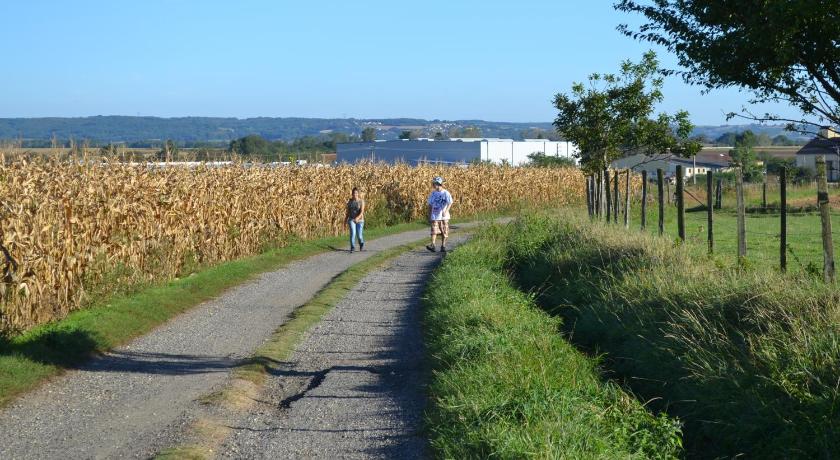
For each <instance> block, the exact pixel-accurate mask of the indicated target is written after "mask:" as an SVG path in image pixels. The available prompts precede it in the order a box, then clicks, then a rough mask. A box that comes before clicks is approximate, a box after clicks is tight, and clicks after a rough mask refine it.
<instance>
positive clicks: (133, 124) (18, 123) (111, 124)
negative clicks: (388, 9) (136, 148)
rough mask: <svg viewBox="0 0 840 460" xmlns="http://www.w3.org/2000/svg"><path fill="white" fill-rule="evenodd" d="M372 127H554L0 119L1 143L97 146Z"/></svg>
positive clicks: (487, 130)
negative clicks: (69, 142)
mask: <svg viewBox="0 0 840 460" xmlns="http://www.w3.org/2000/svg"><path fill="white" fill-rule="evenodd" d="M368 126H373V127H375V128H377V131H378V132H377V137H378V138H380V139H396V138H398V137H399V135H400V133H401V132H402V131H404V130H409V131H416V132H418V133H420V134H421V135H423V136H428V137H433V136H434V135H435V133H436V132H441V133H442V134H444V135H447V134H449V132H450V130H453V129H459V128H466V127H476V128H478V129H480V130H481V133H482V135H484V136H487V137H512V138H519V137H521V133H522V132H523V131H524V130H528V129H542V130H551V129H552V126H551V123H508V122H490V121H483V120H456V121H445V120H421V119H414V118H378V119H355V118H267V117H261V118H245V119H239V118H213V117H183V118H158V117H133V116H96V117H83V118H0V139H4V140H16V139H20V140H24V141H49V140H50V139H52V138H55V139H58V140H62V141H64V140H68V139H75V140H89V141H93V142H95V143H109V142H125V143H135V144H136V143H144V142H149V141H161V140H165V139H173V140H176V141H179V142H187V143H193V142H219V143H221V142H224V143H227V142H230V141H231V140H232V139H237V138H239V137H243V136H247V135H249V134H258V135H260V136H262V137H264V138H266V139H269V140H286V141H290V140H293V139H297V138H300V137H303V136H318V135H322V134H328V133H331V132H342V133H346V134H355V135H360V134H361V132H362V130H363V129H364V128H366V127H368Z"/></svg>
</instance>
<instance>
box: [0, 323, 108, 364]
mask: <svg viewBox="0 0 840 460" xmlns="http://www.w3.org/2000/svg"><path fill="white" fill-rule="evenodd" d="M98 346H99V342H98V341H97V340H96V337H95V336H94V335H93V334H91V333H90V332H88V331H83V330H78V329H45V330H43V331H42V332H40V333H37V332H36V333H32V334H29V335H28V336H27V337H25V338H22V337H16V338H8V337H0V356H18V357H21V358H24V359H26V360H28V361H32V362H36V363H41V364H46V365H50V366H57V367H63V368H71V367H76V366H78V365H80V364H81V363H83V362H85V361H86V360H87V359H89V358H90V356H91V355H92V354H93V353H95V352H96V351H97V349H98Z"/></svg>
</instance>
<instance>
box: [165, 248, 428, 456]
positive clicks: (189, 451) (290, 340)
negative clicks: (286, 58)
mask: <svg viewBox="0 0 840 460" xmlns="http://www.w3.org/2000/svg"><path fill="white" fill-rule="evenodd" d="M417 246H418V243H414V244H407V245H403V246H398V247H396V248H393V249H389V250H386V251H382V252H381V253H379V254H377V255H375V256H373V257H371V258H369V259H366V260H364V261H362V262H360V263H358V264H356V265H353V266H352V267H350V268H349V269H347V270H346V271H344V272H343V273H342V274H340V275H339V276H337V277H336V278H335V279H334V280H333V281H332V282H330V284H328V285H327V286H326V287H324V289H322V290H321V291H320V292H319V293H318V294H317V295H316V296H315V297H313V298H312V300H310V301H309V302H307V303H306V304H305V305H303V306H301V307H299V308H298V309H296V310H295V311H294V313H293V314H292V316H291V318H290V319H289V320H288V321H287V322H285V323H284V324H283V325H282V326H280V328H279V329H277V331H275V332H274V334H273V335H272V336H271V338H270V339H269V340H268V341H266V342H265V343H264V344H263V345H261V346H260V348H258V349H257V350H256V352H255V353H254V355H253V356H252V357H251V358H249V359H248V360H246V361H245V362H244V363H242V364H241V365H240V366H238V367H236V368H235V369H234V370H233V373H232V379H231V381H230V382H229V383H228V384H227V385H226V387H225V388H223V389H222V390H220V391H219V392H217V393H214V394H211V395H207V396H206V397H205V398H203V401H204V402H205V403H208V404H218V405H219V406H220V408H221V409H222V410H224V411H226V415H227V416H229V415H230V413H243V412H245V411H246V410H247V409H249V408H250V407H252V406H253V405H254V404H255V402H256V398H257V396H258V394H259V392H260V391H261V389H262V387H263V386H264V384H265V381H266V379H267V378H268V376H269V374H270V373H271V372H272V371H274V370H276V369H277V367H278V364H279V363H280V362H282V361H285V360H288V359H289V357H291V355H292V353H293V352H294V349H295V347H296V345H297V344H298V343H299V342H300V340H301V339H302V338H303V336H304V335H305V334H306V332H307V331H309V329H310V328H311V327H312V326H314V325H315V324H317V323H318V322H320V321H321V318H322V317H323V316H324V315H325V314H327V313H328V312H329V311H330V310H332V308H333V307H334V306H335V305H336V304H338V302H339V301H340V300H341V299H343V298H344V297H345V296H346V295H347V292H349V291H350V290H351V289H353V287H354V286H356V285H357V284H358V283H359V282H360V281H361V280H362V278H364V277H365V276H366V275H367V274H368V273H370V272H371V271H373V270H375V269H377V268H379V267H381V266H382V265H384V264H386V263H388V262H389V261H390V260H392V259H394V258H396V257H397V256H399V255H401V254H403V253H404V252H406V251H408V250H411V249H413V248H416V247H417ZM226 420H227V417H220V416H219V415H216V416H215V417H214V418H202V419H199V420H198V421H197V422H196V423H195V424H194V425H193V426H192V427H191V433H190V434H189V435H188V436H189V438H190V442H189V443H188V444H185V445H181V446H177V447H173V448H170V449H167V450H166V451H164V452H162V453H161V454H160V455H158V456H157V458H159V459H203V458H211V457H212V456H213V454H214V451H215V450H216V449H217V447H218V446H219V444H220V443H221V442H222V441H223V440H224V439H225V438H226V437H227V436H228V435H229V434H230V430H231V429H230V428H229V427H228V423H226Z"/></svg>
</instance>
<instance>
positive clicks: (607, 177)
mask: <svg viewBox="0 0 840 460" xmlns="http://www.w3.org/2000/svg"><path fill="white" fill-rule="evenodd" d="M604 185H605V186H606V191H605V192H606V193H604V195H606V197H607V202H606V205H607V223H610V219H611V218H612V191H611V190H610V170H609V169H604Z"/></svg>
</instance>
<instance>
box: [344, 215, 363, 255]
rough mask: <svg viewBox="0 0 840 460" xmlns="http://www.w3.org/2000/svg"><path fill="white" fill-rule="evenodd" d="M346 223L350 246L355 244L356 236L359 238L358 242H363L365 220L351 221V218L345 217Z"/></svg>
mask: <svg viewBox="0 0 840 460" xmlns="http://www.w3.org/2000/svg"><path fill="white" fill-rule="evenodd" d="M347 224H348V225H349V226H350V247H351V248H352V247H353V246H354V245H355V244H356V238H357V237H358V238H359V244H365V221H363V220H361V221H359V222H353V219H347Z"/></svg>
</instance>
